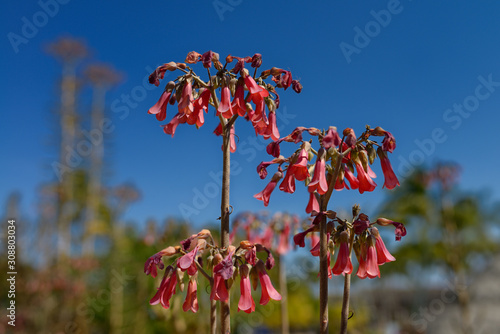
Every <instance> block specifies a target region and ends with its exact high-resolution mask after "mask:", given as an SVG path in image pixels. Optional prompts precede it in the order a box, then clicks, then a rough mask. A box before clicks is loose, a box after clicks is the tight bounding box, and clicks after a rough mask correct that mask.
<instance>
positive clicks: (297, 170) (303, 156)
mask: <svg viewBox="0 0 500 334" xmlns="http://www.w3.org/2000/svg"><path fill="white" fill-rule="evenodd" d="M307 144H309V143H307ZM308 156H309V153H308V152H307V150H306V149H305V148H302V149H301V150H300V153H299V155H298V156H297V162H296V163H295V164H293V165H292V166H291V168H290V167H289V168H288V171H290V169H291V172H290V173H291V174H292V175H293V176H294V177H295V178H296V179H297V181H304V180H305V179H307V178H308V177H309V170H308V168H307V162H308V160H307V159H308Z"/></svg>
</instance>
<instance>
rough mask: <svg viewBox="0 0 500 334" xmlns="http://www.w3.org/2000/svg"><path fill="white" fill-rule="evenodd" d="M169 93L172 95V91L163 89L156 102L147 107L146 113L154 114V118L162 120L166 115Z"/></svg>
mask: <svg viewBox="0 0 500 334" xmlns="http://www.w3.org/2000/svg"><path fill="white" fill-rule="evenodd" d="M170 95H172V91H169V92H167V91H164V92H163V94H161V96H160V99H159V100H158V102H156V104H155V105H154V106H152V107H151V108H149V110H148V114H153V115H156V119H157V120H159V121H160V122H162V121H164V120H165V118H166V117H167V105H168V101H169V100H170Z"/></svg>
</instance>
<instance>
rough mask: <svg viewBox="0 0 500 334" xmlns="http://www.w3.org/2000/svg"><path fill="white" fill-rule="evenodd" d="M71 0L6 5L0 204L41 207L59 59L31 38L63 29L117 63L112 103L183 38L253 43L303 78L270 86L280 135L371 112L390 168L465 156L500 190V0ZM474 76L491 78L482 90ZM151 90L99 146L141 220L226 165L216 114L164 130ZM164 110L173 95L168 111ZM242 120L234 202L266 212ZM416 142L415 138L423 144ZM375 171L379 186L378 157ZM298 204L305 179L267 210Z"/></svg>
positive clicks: (242, 46) (198, 47)
mask: <svg viewBox="0 0 500 334" xmlns="http://www.w3.org/2000/svg"><path fill="white" fill-rule="evenodd" d="M42 2H43V1H42ZM62 2H64V1H62ZM66 2H67V3H65V4H60V5H59V8H58V10H57V13H56V14H55V15H53V17H49V16H48V15H46V16H44V14H40V13H39V12H40V11H42V10H43V9H42V7H41V6H40V4H39V3H38V2H36V1H20V2H12V1H10V2H5V3H4V5H3V9H2V11H1V14H0V16H1V20H0V30H1V32H2V43H1V48H2V62H1V64H0V68H1V73H2V77H3V80H2V81H1V83H0V87H1V92H2V93H1V94H2V99H1V102H0V103H1V107H2V115H1V118H2V119H1V121H0V143H1V144H0V156H1V157H2V162H1V163H0V175H1V182H0V184H1V186H0V203H4V202H5V199H6V198H7V196H8V194H9V193H11V192H12V191H14V190H18V191H20V192H21V193H22V194H23V209H24V211H25V212H27V213H28V215H29V216H30V217H33V218H34V217H36V196H35V194H36V191H37V189H38V187H39V185H40V184H41V183H42V182H47V181H49V180H52V179H54V174H53V172H52V171H51V170H50V168H48V166H49V164H50V162H51V161H52V159H53V153H54V152H56V148H50V147H49V146H47V145H49V143H50V142H49V139H50V138H51V136H50V135H51V133H52V132H53V131H55V127H54V125H53V124H52V123H51V119H53V118H51V117H52V116H50V112H49V110H50V108H51V106H53V105H54V103H55V101H56V95H55V92H56V84H57V80H58V77H59V67H58V64H57V63H56V62H55V61H54V60H53V59H51V58H49V57H48V56H46V55H45V54H44V53H43V52H42V49H43V46H44V45H46V44H47V43H49V42H51V41H53V40H54V39H56V38H57V37H59V36H61V35H65V34H66V35H71V36H74V37H78V38H83V39H85V40H86V41H87V44H88V46H89V47H91V48H92V49H94V50H95V52H94V58H95V59H98V60H100V61H103V62H107V63H111V64H113V66H114V67H115V68H117V69H119V70H120V71H122V72H123V73H124V74H125V81H124V82H123V83H122V84H121V85H120V86H118V87H117V88H116V89H114V90H113V91H112V92H111V93H110V94H109V99H108V104H109V105H111V103H112V102H115V108H114V110H115V111H119V109H118V108H120V107H122V108H123V106H125V103H124V102H121V100H120V99H121V96H122V94H129V95H130V94H132V92H134V91H135V92H136V93H137V92H138V91H139V90H141V89H140V88H137V86H141V85H142V81H143V80H144V77H145V76H146V75H147V74H148V73H147V70H146V68H154V67H155V66H156V65H158V64H160V63H163V62H168V61H183V60H184V58H185V55H186V53H187V52H188V51H192V50H195V51H198V52H200V53H203V52H205V51H207V50H213V51H215V52H218V53H219V54H220V55H221V56H223V57H224V56H225V55H227V54H228V53H231V54H233V55H238V56H249V55H250V56H251V55H253V54H254V53H256V52H259V53H261V54H262V55H263V67H262V68H263V69H265V68H268V67H271V66H277V67H281V68H285V69H289V70H291V71H292V73H293V76H294V77H297V78H300V79H301V82H302V84H303V86H304V90H303V92H302V93H301V94H295V93H294V92H292V91H287V92H286V93H283V94H281V108H280V109H283V110H285V109H286V113H287V114H289V115H291V116H289V118H287V122H288V123H287V124H284V123H283V122H282V123H281V124H282V127H281V128H280V130H281V133H282V135H286V134H287V133H289V132H290V131H291V130H293V128H294V127H296V126H299V125H303V126H315V127H325V128H326V127H328V126H329V125H335V126H337V127H338V128H340V129H343V128H345V127H352V128H354V129H355V131H356V132H357V133H360V132H362V130H363V128H364V125H365V124H369V125H371V126H373V127H374V126H377V125H379V126H382V127H383V128H385V129H386V130H389V131H391V132H392V133H393V134H394V135H395V137H396V139H397V146H398V147H397V149H396V151H395V152H394V153H393V154H392V156H391V160H392V161H393V165H394V168H395V170H396V172H397V173H398V174H399V175H402V174H404V172H405V167H404V165H406V164H405V163H403V161H411V160H413V161H414V162H415V161H416V162H417V163H419V162H420V161H423V162H424V163H432V162H435V161H438V160H442V159H444V160H453V161H456V162H458V163H460V164H461V165H462V166H463V174H462V187H463V188H465V189H468V190H471V191H477V190H480V189H489V190H490V191H491V196H492V198H494V199H497V200H498V199H500V191H499V190H498V188H499V185H500V181H499V178H498V177H496V176H495V174H496V172H495V170H497V169H498V165H499V163H500V157H499V151H500V150H499V145H498V143H497V140H496V139H497V136H496V133H497V129H498V124H499V120H500V117H499V112H500V20H498V14H499V13H500V2H498V1H480V2H479V1H465V0H454V1H451V0H448V1H439V2H436V1H430V0H428V1H424V0H413V1H411V0H402V1H400V2H398V1H323V2H312V3H306V2H304V1H248V0H241V1H239V0H232V1H227V0H222V1H217V2H212V1H199V2H185V1H148V2H142V3H141V2H139V1H129V0H124V1H120V2H114V1H94V0H89V1H82V0H72V1H66ZM214 3H216V4H218V5H219V6H222V5H221V4H226V7H225V9H226V11H225V12H223V13H222V12H221V11H222V10H224V9H219V13H218V11H217V10H216V8H215V6H214ZM227 6H228V7H227ZM51 8H52V10H54V8H53V7H51ZM220 8H222V7H220ZM381 11H383V12H381ZM387 13H390V19H389V17H388V16H387ZM34 16H35V17H34ZM376 16H377V17H378V20H379V23H377V21H376V18H375V17H376ZM44 17H45V18H47V20H46V22H44ZM23 18H24V19H23ZM34 19H35V20H37V21H36V22H38V24H39V25H40V27H39V28H37V29H38V31H37V32H36V33H34V32H31V35H29V36H24V37H25V38H26V37H27V38H26V40H25V42H26V43H25V44H19V45H16V46H13V43H12V42H11V41H9V36H10V37H11V38H12V36H13V34H17V35H18V36H23V25H25V24H26V23H25V22H26V21H28V22H30V23H33V20H34ZM25 30H26V29H25ZM359 31H362V33H359ZM12 33H13V34H12ZM24 33H26V31H25V32H24ZM28 33H30V32H29V31H28ZM14 44H15V43H14ZM16 48H17V49H18V50H17V51H18V52H17V53H16V52H15V49H16ZM480 77H482V78H483V79H480ZM483 81H493V83H490V84H488V85H486V86H487V87H486V86H485V84H484V83H482V82H483ZM480 84H482V87H478V86H479V85H480ZM495 85H496V86H495ZM148 88H150V87H148ZM151 88H152V86H151ZM160 93H161V88H156V89H152V90H147V95H146V97H145V98H144V99H142V100H141V101H137V103H136V104H134V105H133V106H131V107H128V109H129V115H128V116H127V117H124V118H123V119H120V117H119V116H120V115H122V113H121V112H117V113H113V112H112V111H111V110H110V112H109V115H110V117H111V118H112V121H113V125H114V126H115V128H114V131H113V132H112V150H111V152H110V155H109V162H110V164H111V168H110V169H112V170H113V174H112V175H111V177H110V178H108V179H107V182H108V183H109V184H111V185H116V184H119V183H123V182H132V183H134V184H135V185H136V186H137V187H138V188H139V189H140V190H141V193H142V199H141V201H140V202H138V203H136V204H134V205H133V206H132V207H131V208H130V210H129V211H128V212H127V218H128V219H131V220H134V221H136V222H138V223H141V222H144V221H145V220H146V219H147V218H150V217H154V218H157V219H162V218H164V217H166V216H169V215H173V216H177V217H181V212H180V209H179V208H180V206H181V205H183V204H184V205H188V206H193V203H192V201H193V197H194V191H195V189H198V190H200V191H201V192H204V188H205V186H207V184H210V182H211V177H210V172H213V173H217V172H218V171H219V170H220V168H221V162H220V161H221V151H220V144H221V143H220V138H217V137H215V136H213V135H212V130H213V129H214V128H215V126H216V120H215V118H213V117H207V122H206V124H205V125H204V126H203V127H202V128H201V129H200V130H196V129H195V128H194V127H192V126H187V125H185V126H180V127H179V128H178V130H177V134H176V136H175V138H173V139H172V138H170V136H168V135H165V134H164V133H163V132H162V130H161V128H160V127H159V126H158V124H159V123H158V122H157V121H156V120H155V119H154V117H153V116H151V115H147V113H146V112H147V110H148V108H149V107H150V106H151V105H153V104H154V103H155V102H156V101H157V99H158V98H159V96H160ZM464 103H465V104H466V107H467V108H469V109H470V110H472V111H470V112H469V111H467V109H465V108H463V109H462V111H461V112H459V111H454V110H453V108H454V104H457V105H458V104H464ZM450 108H451V110H450V111H448V109H450ZM120 110H123V109H120ZM457 110H458V109H457ZM174 112H175V110H174V108H169V110H168V112H167V120H169V119H170V118H171V116H173V114H174ZM209 114H213V112H212V111H210V112H209ZM291 117H294V118H293V119H292V118H291ZM278 121H279V120H278ZM285 123H286V122H285ZM237 131H238V135H239V138H240V143H239V145H240V150H238V151H237V153H236V154H234V155H233V161H234V162H237V163H239V164H240V166H241V168H240V173H238V175H235V176H234V178H233V179H232V193H231V204H232V205H233V206H234V207H235V209H236V211H237V212H239V211H243V210H259V209H263V208H264V207H263V205H262V202H260V201H257V200H255V199H253V197H252V196H253V195H254V194H255V193H257V192H259V191H260V190H262V189H263V188H264V186H265V185H266V183H267V180H260V179H259V178H258V176H257V174H256V172H255V167H256V166H257V164H258V163H259V162H260V161H262V160H268V159H269V156H268V155H267V154H266V153H265V151H264V150H254V151H252V150H251V149H249V148H250V147H252V145H253V144H252V143H251V141H252V140H253V138H255V137H254V135H253V130H252V129H251V127H250V125H249V124H246V123H245V122H238V123H237ZM433 132H434V137H435V138H434V139H432V138H433ZM416 141H419V142H421V143H422V142H423V143H426V146H425V148H421V147H419V146H418V144H417V142H416ZM431 141H432V144H430V143H431ZM243 143H245V144H246V149H247V150H246V151H244V150H243V149H241V147H242V146H244V145H243ZM259 145H260V144H259ZM424 151H425V152H424ZM245 152H246V153H245ZM419 152H420V153H419ZM421 152H423V153H421ZM375 171H376V172H378V173H379V174H380V177H379V178H378V179H377V182H378V184H379V185H380V186H381V185H382V184H383V180H382V179H381V176H382V173H381V171H380V168H379V167H378V166H377V167H376V169H375ZM210 187H211V186H208V188H210ZM379 188H380V189H379ZM379 188H378V189H377V190H376V191H375V192H373V193H371V194H364V195H363V196H361V195H359V194H358V193H357V192H346V191H344V192H342V193H336V194H335V197H334V203H335V204H337V205H338V206H341V207H348V206H349V205H350V204H353V203H355V202H360V203H362V204H363V205H365V208H366V210H365V211H366V212H367V213H368V214H369V213H370V212H373V211H374V210H376V203H377V202H378V201H379V200H380V199H381V198H383V196H384V194H385V192H386V190H382V189H381V187H379ZM208 190H209V191H215V192H218V189H212V188H210V189H208ZM200 204H203V203H200ZM306 204H307V194H306V192H305V191H298V192H297V193H296V194H294V195H289V194H285V193H281V192H278V191H276V192H275V193H274V194H273V196H272V197H271V203H270V205H269V207H268V209H269V210H271V211H276V210H286V211H291V212H297V213H301V214H302V213H303V212H304V211H303V210H304V208H305V205H306ZM335 204H334V205H333V206H334V207H332V209H336V208H337V206H336V205H335ZM202 206H204V208H203V209H202V210H200V213H199V214H196V215H193V216H191V217H190V218H191V219H192V221H194V222H197V223H201V222H205V221H214V220H215V218H216V217H218V213H219V207H220V206H219V199H218V195H217V197H215V198H211V199H209V201H208V202H207V203H205V205H202Z"/></svg>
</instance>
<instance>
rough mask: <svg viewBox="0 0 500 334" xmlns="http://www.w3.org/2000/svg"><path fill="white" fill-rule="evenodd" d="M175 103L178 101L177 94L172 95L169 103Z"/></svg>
mask: <svg viewBox="0 0 500 334" xmlns="http://www.w3.org/2000/svg"><path fill="white" fill-rule="evenodd" d="M175 101H177V97H176V94H175V93H172V96H170V100H169V101H168V103H170V104H171V105H174V104H175Z"/></svg>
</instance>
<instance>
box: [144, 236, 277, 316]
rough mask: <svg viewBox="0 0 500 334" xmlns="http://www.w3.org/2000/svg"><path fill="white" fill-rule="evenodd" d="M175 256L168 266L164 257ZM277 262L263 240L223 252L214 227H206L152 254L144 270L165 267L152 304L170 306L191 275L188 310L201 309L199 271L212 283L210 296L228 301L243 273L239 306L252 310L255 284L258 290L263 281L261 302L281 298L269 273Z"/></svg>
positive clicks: (246, 310)
mask: <svg viewBox="0 0 500 334" xmlns="http://www.w3.org/2000/svg"><path fill="white" fill-rule="evenodd" d="M257 252H265V253H266V254H267V260H266V261H265V262H264V261H262V260H260V259H259V258H257ZM204 253H208V256H207V257H206V261H202V259H203V254H204ZM223 254H226V255H225V256H223ZM173 256H177V257H176V258H175V259H174V260H173V261H172V263H171V264H169V265H168V266H166V267H165V264H164V263H163V259H164V258H169V257H173ZM203 262H206V268H207V269H208V270H209V272H211V274H208V273H207V271H205V269H204V268H203V265H202V263H203ZM273 266H274V259H273V256H272V254H271V251H270V250H269V249H267V248H266V247H264V246H262V245H261V244H259V243H252V242H250V241H248V240H244V241H242V242H241V243H240V246H239V247H238V248H235V247H234V246H229V247H228V249H227V250H226V252H223V251H222V250H221V249H220V248H219V247H217V246H216V245H215V242H214V239H213V238H212V235H211V233H210V231H208V230H202V231H200V232H199V233H197V234H193V235H192V236H191V237H189V238H187V239H185V240H183V241H182V242H181V243H180V245H179V246H175V247H174V246H169V247H167V248H165V249H163V250H162V251H160V252H158V253H156V254H155V255H153V256H151V257H150V258H149V259H148V260H147V261H146V264H145V265H144V272H145V273H146V274H147V275H149V274H151V276H152V277H156V276H157V275H158V269H159V270H163V269H165V271H164V274H163V278H162V280H161V283H160V286H159V288H158V291H157V292H156V294H155V295H154V296H153V298H152V299H151V300H150V304H151V305H156V304H161V305H162V306H163V307H164V308H166V309H168V308H169V307H170V299H171V298H172V296H173V295H174V294H175V293H176V291H177V290H180V291H184V289H185V282H184V280H185V279H184V277H185V276H187V283H188V287H187V294H186V299H185V301H184V304H183V310H184V311H185V312H187V311H192V312H197V311H198V298H197V290H198V289H197V286H198V273H199V272H201V273H202V275H203V276H205V277H206V278H207V279H209V281H210V283H211V284H212V290H211V294H210V299H211V300H220V301H224V302H227V301H228V300H229V292H228V290H229V289H230V288H231V285H232V284H233V282H234V280H235V279H236V278H237V276H238V275H239V276H240V292H241V296H240V300H239V302H238V310H242V311H244V312H247V313H251V312H253V311H255V302H254V301H253V298H252V294H251V287H252V285H253V289H254V290H256V289H257V286H258V282H259V281H260V285H261V291H262V295H261V298H260V304H261V305H266V304H267V303H268V302H269V300H270V299H273V300H281V295H280V294H279V293H278V292H277V291H276V289H275V288H274V287H273V285H272V283H271V280H270V278H269V275H268V273H267V270H270V269H272V267H273ZM266 269H267V270H266ZM186 274H187V275H186Z"/></svg>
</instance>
